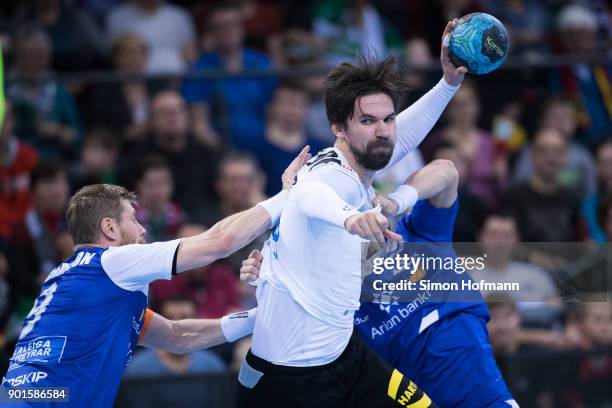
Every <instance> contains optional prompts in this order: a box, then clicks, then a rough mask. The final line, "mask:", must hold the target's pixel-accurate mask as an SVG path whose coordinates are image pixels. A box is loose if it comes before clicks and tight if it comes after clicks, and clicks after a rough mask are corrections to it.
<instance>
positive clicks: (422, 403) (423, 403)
mask: <svg viewBox="0 0 612 408" xmlns="http://www.w3.org/2000/svg"><path fill="white" fill-rule="evenodd" d="M430 405H431V400H430V399H429V397H428V396H427V394H425V393H423V397H421V399H420V400H418V401H417V402H415V403H414V404H410V405H406V407H407V408H427V407H428V406H430Z"/></svg>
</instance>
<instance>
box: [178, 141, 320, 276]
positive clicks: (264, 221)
mask: <svg viewBox="0 0 612 408" xmlns="http://www.w3.org/2000/svg"><path fill="white" fill-rule="evenodd" d="M309 149H310V148H309V146H306V147H305V148H304V149H302V151H301V152H300V154H299V155H298V156H297V157H296V158H295V159H294V160H293V161H292V162H291V164H290V165H289V167H287V169H286V170H285V172H284V173H283V176H282V181H283V190H282V191H281V192H280V193H278V194H277V195H275V196H274V197H272V198H269V199H267V200H265V201H262V202H261V203H259V204H257V205H256V206H254V207H252V208H250V209H248V210H246V211H242V212H239V213H237V214H234V215H231V216H229V217H227V218H224V219H223V220H221V221H219V222H218V223H216V224H215V225H213V227H212V228H210V229H209V230H207V231H206V232H204V233H202V234H199V235H196V236H193V237H189V238H185V239H183V240H182V241H181V244H180V246H179V250H178V256H177V260H176V270H177V272H182V271H186V270H189V269H193V268H197V267H200V266H204V265H208V264H209V263H211V262H213V261H215V260H217V259H220V258H225V257H226V256H229V255H230V254H232V253H233V252H235V251H237V250H239V249H240V248H242V247H244V246H245V245H247V244H248V243H249V242H251V241H253V240H254V239H255V238H257V237H258V236H259V235H261V234H262V233H263V232H264V231H265V230H267V229H268V228H270V227H271V226H273V225H275V224H276V223H277V222H278V219H279V218H280V215H281V212H282V210H283V207H284V205H285V200H286V199H287V195H288V192H289V189H290V188H291V185H292V183H293V179H294V178H295V176H296V175H297V173H298V171H299V170H300V168H301V167H302V166H303V165H304V164H305V163H306V162H307V161H308V160H309V159H310V154H309V153H308V152H309Z"/></svg>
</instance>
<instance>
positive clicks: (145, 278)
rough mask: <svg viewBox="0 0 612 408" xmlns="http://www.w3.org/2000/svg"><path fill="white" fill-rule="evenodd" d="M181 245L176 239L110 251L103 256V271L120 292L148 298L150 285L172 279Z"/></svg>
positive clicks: (113, 248) (111, 248)
mask: <svg viewBox="0 0 612 408" xmlns="http://www.w3.org/2000/svg"><path fill="white" fill-rule="evenodd" d="M180 242H181V240H180V239H175V240H173V241H167V242H155V243H153V244H133V245H123V246H120V247H110V248H108V250H106V251H104V253H103V254H102V257H101V264H102V268H104V271H105V272H106V274H107V275H108V277H109V278H110V279H111V280H112V281H113V282H114V283H115V284H116V285H117V286H119V287H120V288H122V289H125V290H129V291H142V292H145V294H146V291H147V287H148V284H149V283H150V282H152V281H154V280H157V279H170V278H171V277H172V262H173V260H174V255H175V253H176V251H177V249H178V245H179V243H180Z"/></svg>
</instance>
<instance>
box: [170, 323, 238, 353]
mask: <svg viewBox="0 0 612 408" xmlns="http://www.w3.org/2000/svg"><path fill="white" fill-rule="evenodd" d="M172 326H173V330H172V331H173V333H174V336H173V338H172V340H171V342H172V347H174V352H175V353H178V354H182V353H189V352H191V351H194V350H201V349H205V348H209V347H214V346H216V345H218V344H221V343H225V342H226V341H227V340H226V339H225V336H223V331H222V330H221V319H184V320H177V321H174V322H172Z"/></svg>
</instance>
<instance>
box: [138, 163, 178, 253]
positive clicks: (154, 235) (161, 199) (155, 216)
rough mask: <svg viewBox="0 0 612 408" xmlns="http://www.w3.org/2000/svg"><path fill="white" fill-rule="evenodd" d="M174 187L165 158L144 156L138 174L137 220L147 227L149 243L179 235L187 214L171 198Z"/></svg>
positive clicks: (167, 239)
mask: <svg viewBox="0 0 612 408" xmlns="http://www.w3.org/2000/svg"><path fill="white" fill-rule="evenodd" d="M173 190H174V180H173V179H172V172H171V170H170V167H169V166H168V162H167V161H166V159H164V157H163V156H157V155H151V156H145V157H144V158H143V159H142V160H141V162H140V165H139V169H138V172H137V175H136V193H137V194H138V204H139V205H138V208H137V209H136V219H137V220H138V222H139V223H140V225H142V226H143V227H144V229H145V230H147V232H146V240H147V242H160V241H169V240H172V239H175V238H176V235H177V233H178V230H179V228H180V227H181V225H182V223H183V221H184V214H183V211H182V210H181V209H180V207H179V206H177V205H176V204H174V203H173V202H172V201H171V199H172V193H173Z"/></svg>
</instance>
